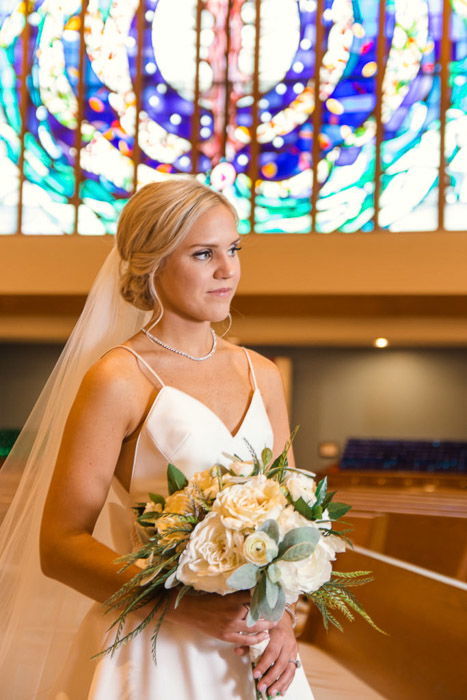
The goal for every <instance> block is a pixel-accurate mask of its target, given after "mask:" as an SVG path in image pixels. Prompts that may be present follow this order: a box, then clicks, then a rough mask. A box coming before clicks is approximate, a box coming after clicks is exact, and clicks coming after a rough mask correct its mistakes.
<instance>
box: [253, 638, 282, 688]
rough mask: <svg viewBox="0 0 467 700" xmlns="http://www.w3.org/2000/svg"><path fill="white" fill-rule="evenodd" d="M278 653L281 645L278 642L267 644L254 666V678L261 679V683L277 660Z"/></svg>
mask: <svg viewBox="0 0 467 700" xmlns="http://www.w3.org/2000/svg"><path fill="white" fill-rule="evenodd" d="M280 652H281V645H280V643H279V642H278V641H274V642H273V641H271V642H269V644H268V646H267V647H266V649H265V651H264V652H263V654H262V656H261V658H260V660H259V661H258V663H257V664H256V666H255V670H254V671H253V676H254V678H261V683H262V682H263V676H264V675H265V674H266V672H267V671H268V669H269V668H271V667H272V666H273V665H274V664H275V663H276V660H277V659H278V658H279V655H280ZM273 680H274V679H273Z"/></svg>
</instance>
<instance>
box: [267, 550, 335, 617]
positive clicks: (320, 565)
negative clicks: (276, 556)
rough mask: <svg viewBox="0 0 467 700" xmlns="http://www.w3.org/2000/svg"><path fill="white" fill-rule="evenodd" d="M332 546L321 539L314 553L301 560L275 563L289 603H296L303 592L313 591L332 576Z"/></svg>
mask: <svg viewBox="0 0 467 700" xmlns="http://www.w3.org/2000/svg"><path fill="white" fill-rule="evenodd" d="M330 559H334V556H330V548H329V547H327V546H324V545H323V538H322V537H321V539H320V540H319V542H318V544H317V545H316V547H315V549H314V551H313V553H312V554H310V556H309V557H307V558H306V559H301V560H299V561H278V562H276V563H275V564H274V566H275V567H277V569H276V570H278V571H279V573H280V583H281V586H282V588H283V589H284V593H285V600H286V602H287V603H295V601H296V600H297V599H298V596H299V595H300V594H301V593H313V591H317V590H318V588H320V587H321V586H322V585H323V583H326V582H327V581H329V579H330V578H331V574H332V565H331V562H330Z"/></svg>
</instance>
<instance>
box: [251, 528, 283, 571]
mask: <svg viewBox="0 0 467 700" xmlns="http://www.w3.org/2000/svg"><path fill="white" fill-rule="evenodd" d="M277 551H278V547H277V544H276V542H275V541H274V540H273V539H272V537H269V535H268V534H267V533H266V532H263V531H262V530H257V531H256V532H253V533H252V534H251V535H248V537H247V538H246V540H245V542H244V544H243V555H244V557H245V559H246V560H247V561H249V562H251V564H256V566H264V565H265V564H269V562H270V561H272V560H273V559H274V558H275V557H276V556H277Z"/></svg>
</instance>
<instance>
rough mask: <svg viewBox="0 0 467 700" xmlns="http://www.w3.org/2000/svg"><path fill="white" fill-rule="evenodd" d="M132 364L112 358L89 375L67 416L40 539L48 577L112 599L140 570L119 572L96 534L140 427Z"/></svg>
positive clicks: (102, 361)
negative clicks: (125, 448)
mask: <svg viewBox="0 0 467 700" xmlns="http://www.w3.org/2000/svg"><path fill="white" fill-rule="evenodd" d="M126 367H127V364H125V362H123V361H121V359H120V358H115V357H111V356H106V357H104V358H102V359H101V360H100V361H99V362H98V363H96V365H94V366H93V367H92V368H91V369H90V370H89V371H88V373H87V374H86V376H85V377H84V379H83V382H82V384H81V386H80V389H79V391H78V394H77V396H76V399H75V401H74V403H73V406H72V408H71V411H70V414H69V416H68V419H67V422H66V426H65V430H64V434H63V438H62V443H61V446H60V450H59V454H58V458H57V463H56V466H55V470H54V475H53V478H52V481H51V485H50V488H49V493H48V496H47V500H46V504H45V508H44V514H43V520H42V527H41V536H40V553H41V565H42V568H43V571H44V573H45V574H46V575H47V576H50V577H52V578H56V579H58V580H59V581H62V582H63V583H65V584H67V585H69V586H71V587H72V588H75V589H76V590H78V591H80V592H81V593H84V594H85V595H87V596H89V597H91V598H93V599H95V600H98V601H104V600H106V599H107V598H108V597H109V596H110V595H111V594H112V593H114V592H115V591H116V590H117V589H118V588H119V587H120V586H121V585H122V584H123V583H125V581H127V580H129V579H130V578H131V577H132V576H133V575H134V574H135V573H136V572H137V571H138V569H137V568H136V567H131V568H129V569H127V570H126V571H125V572H124V573H121V574H118V573H117V569H118V568H119V565H117V564H115V559H116V557H117V556H118V554H117V553H116V552H114V551H113V550H112V549H110V548H109V547H107V546H105V545H103V544H102V543H100V542H98V541H97V540H95V539H94V538H93V537H92V532H93V528H94V525H95V523H96V520H97V518H98V515H99V513H100V511H101V509H102V507H103V505H104V502H105V499H106V496H107V493H108V490H109V487H110V483H111V480H112V477H113V474H114V471H115V466H116V464H117V461H118V456H119V453H120V449H121V444H122V440H123V439H124V437H125V435H126V434H128V432H130V431H131V428H132V426H133V425H137V422H138V415H139V414H140V413H141V404H140V401H141V396H137V395H136V392H135V389H134V385H135V382H134V379H133V382H132V383H130V381H129V376H128V371H125V368H126Z"/></svg>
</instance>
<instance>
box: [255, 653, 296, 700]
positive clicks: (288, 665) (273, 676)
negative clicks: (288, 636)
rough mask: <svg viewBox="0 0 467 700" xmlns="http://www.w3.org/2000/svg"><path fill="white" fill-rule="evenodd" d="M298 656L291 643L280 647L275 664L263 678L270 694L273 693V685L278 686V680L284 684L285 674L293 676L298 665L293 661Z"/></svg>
mask: <svg viewBox="0 0 467 700" xmlns="http://www.w3.org/2000/svg"><path fill="white" fill-rule="evenodd" d="M296 656H297V653H296V651H295V650H294V649H293V648H292V647H291V645H289V644H286V645H284V646H283V647H282V648H281V649H280V653H279V654H278V655H277V657H276V659H275V661H274V664H273V665H271V666H270V668H269V669H268V670H267V671H266V673H264V675H263V677H262V678H261V686H264V689H265V690H266V688H268V693H269V694H271V689H272V687H273V686H276V685H277V682H278V681H279V684H282V685H283V680H282V676H283V675H286V676H291V678H293V676H294V675H295V671H296V666H295V664H294V663H292V660H293V659H295V658H296ZM290 672H291V673H290ZM289 682H290V681H289Z"/></svg>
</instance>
